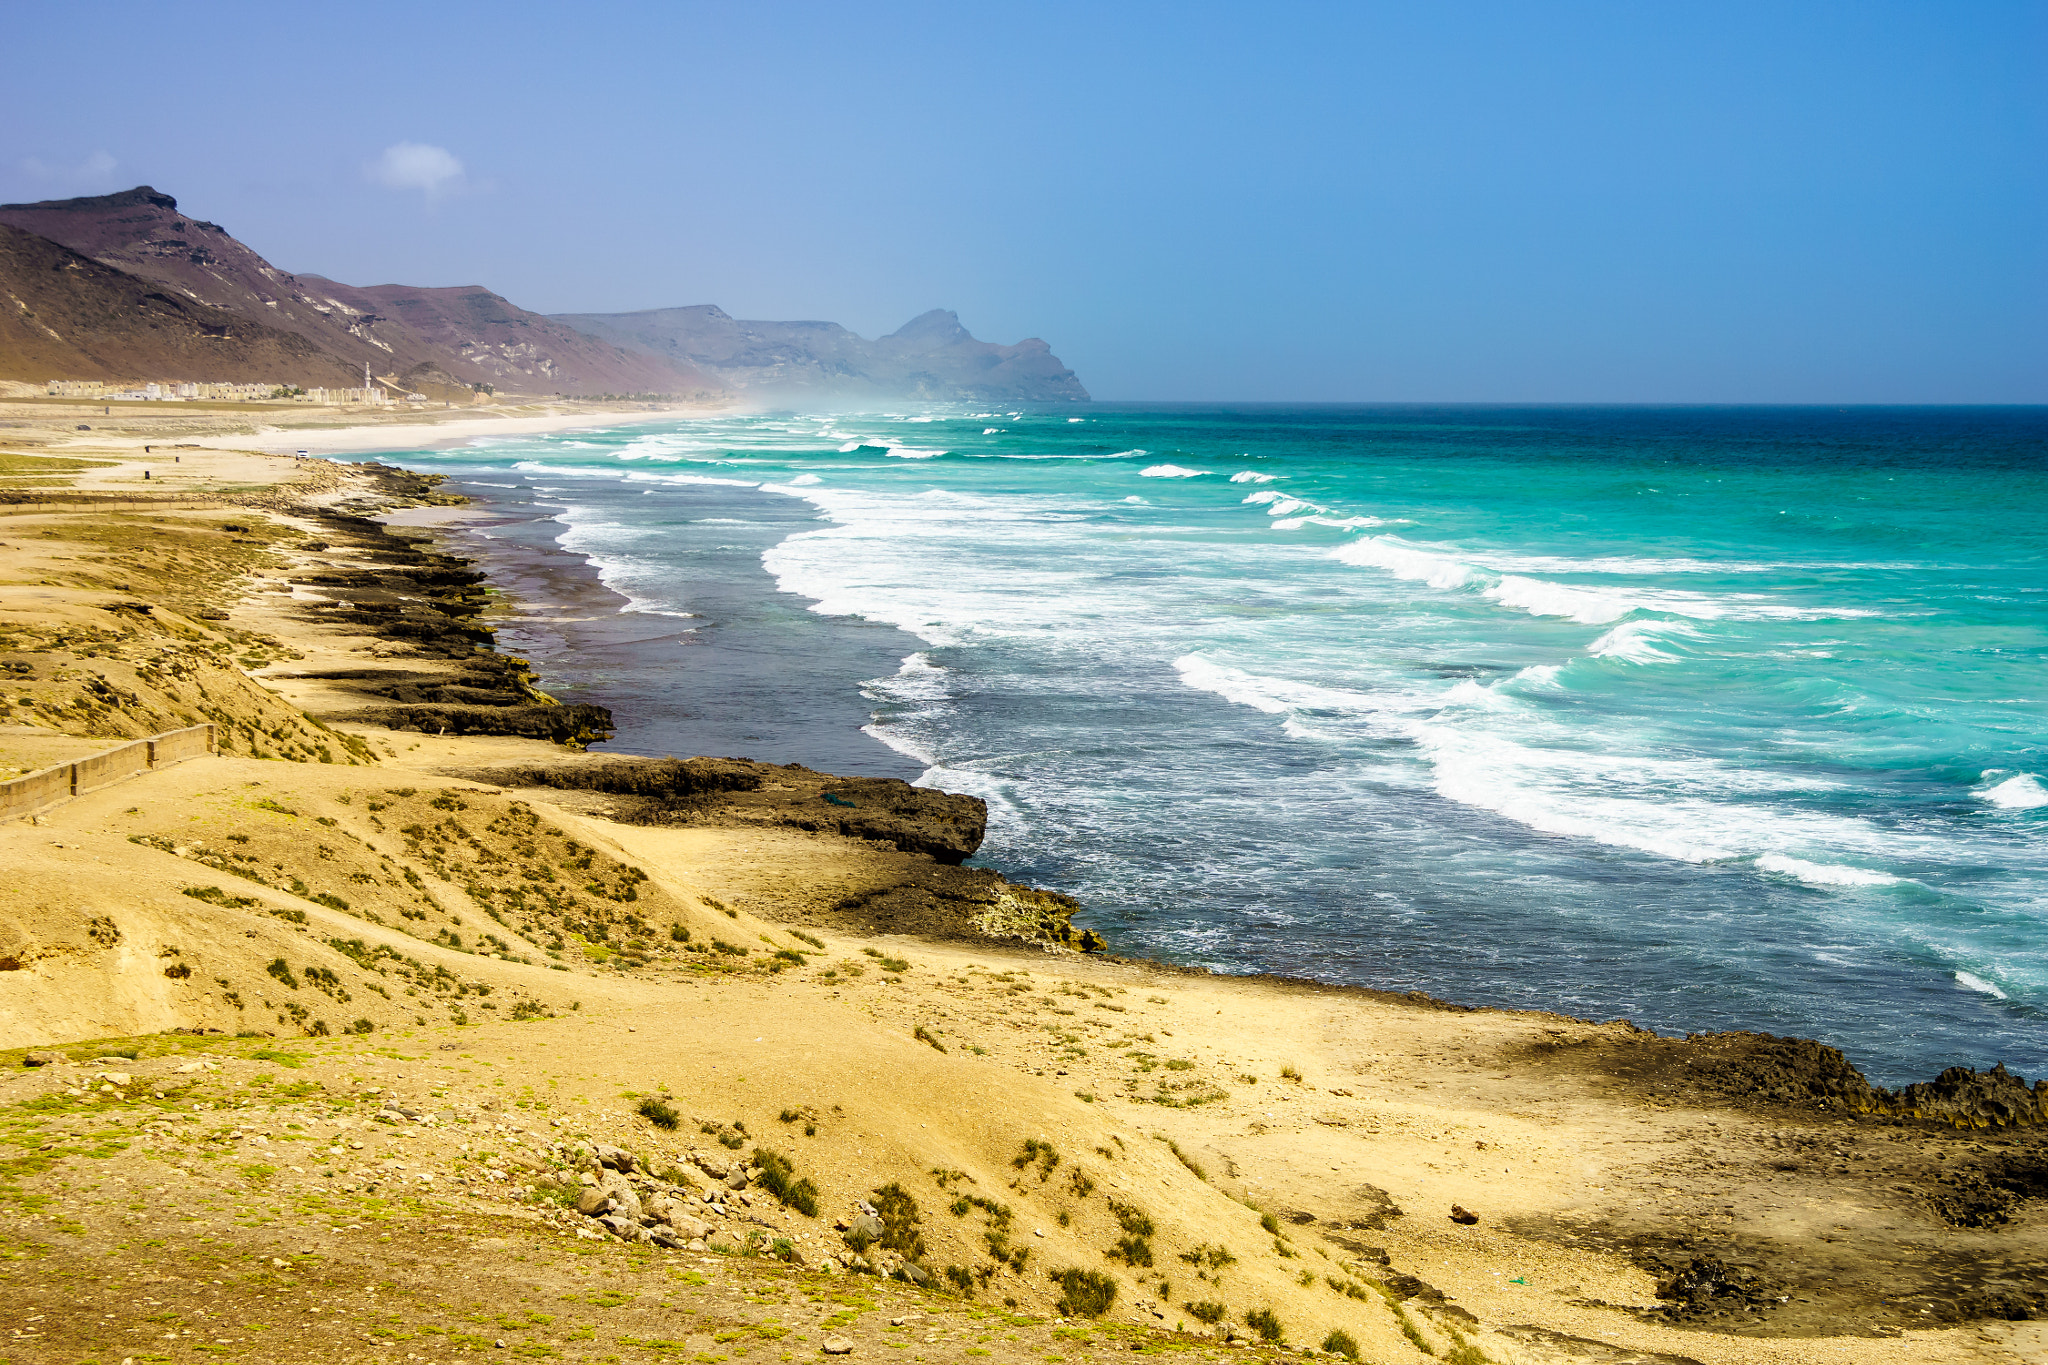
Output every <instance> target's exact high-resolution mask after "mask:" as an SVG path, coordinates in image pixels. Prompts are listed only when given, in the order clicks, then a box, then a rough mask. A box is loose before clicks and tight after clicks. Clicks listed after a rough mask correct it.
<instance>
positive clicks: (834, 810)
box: [475, 758, 988, 865]
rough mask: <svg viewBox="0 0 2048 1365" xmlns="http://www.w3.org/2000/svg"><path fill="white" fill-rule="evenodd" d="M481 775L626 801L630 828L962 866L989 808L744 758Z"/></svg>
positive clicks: (892, 784) (622, 805)
mask: <svg viewBox="0 0 2048 1365" xmlns="http://www.w3.org/2000/svg"><path fill="white" fill-rule="evenodd" d="M475 776H476V777H477V778H478V779H479V780H482V781H490V782H498V783H503V784H506V785H511V786H528V787H554V788H558V789H562V790H568V791H588V792H605V793H608V794H612V795H615V796H619V797H622V798H626V799H624V800H621V801H619V802H617V803H615V804H614V806H613V808H612V817H613V818H614V819H617V820H621V821H624V822H626V823H628V824H646V825H689V824H718V825H735V824H758V825H780V826H783V827H786V828H792V829H802V830H808V831H811V832H812V833H821V832H824V833H832V834H839V835H843V836H845V837H846V838H849V839H871V840H874V841H876V842H878V843H884V844H888V845H891V846H892V847H894V848H897V849H900V850H902V851H903V852H905V853H921V854H924V855H925V856H926V857H928V858H931V859H932V860H933V861H935V862H938V863H942V864H949V865H958V864H959V863H962V862H965V861H966V860H967V859H968V858H969V857H970V856H971V855H972V854H973V853H974V851H975V850H976V849H978V848H980V847H981V840H982V836H983V835H984V834H985V833H986V832H987V829H988V806H987V804H986V803H984V802H983V801H982V800H981V799H980V798H979V797H973V796H956V795H954V794H953V793H951V792H942V791H934V790H933V789H931V788H929V787H913V786H911V785H910V784H909V783H908V782H903V781H900V780H898V779H896V778H882V777H834V776H833V775H832V774H830V773H821V772H814V771H813V770H811V769H809V768H806V767H804V766H803V765H802V764H800V763H791V764H788V765H786V766H785V765H778V764H774V763H755V762H753V761H751V760H749V759H744V758H689V759H680V760H678V759H672V758H671V759H615V760H611V761H609V762H604V763H587V764H564V765H561V766H552V767H518V768H491V769H487V770H484V771H480V772H478V773H476V774H475Z"/></svg>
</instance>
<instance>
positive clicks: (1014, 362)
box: [554, 304, 1088, 403]
mask: <svg viewBox="0 0 2048 1365" xmlns="http://www.w3.org/2000/svg"><path fill="white" fill-rule="evenodd" d="M554 316H555V321H557V322H564V323H567V324H568V325H569V326H571V327H574V328H576V329H577V330H578V331H582V332H588V333H589V334H590V335H591V336H594V337H599V338H602V339H603V340H605V341H610V342H615V343H617V344H618V345H620V346H622V347H625V348H626V349H628V350H632V351H637V352H640V353H642V354H644V355H648V356H656V357H660V358H662V359H664V360H666V361H668V362H670V363H672V364H675V365H679V366H688V367H690V368H692V369H695V370H699V371H702V372H703V373H704V374H707V375H710V376H712V377H713V378H715V379H717V380H719V381H721V382H722V383H724V384H725V385H726V386H727V387H728V388H731V389H734V390H737V391H739V392H742V393H746V394H749V395H752V396H756V397H769V398H787V399H819V398H828V399H835V400H842V401H845V400H852V401H859V400H863V399H902V398H910V399H934V400H959V401H966V402H977V403H1043V402H1068V401H1072V402H1086V401H1088V391H1087V390H1086V389H1084V388H1082V387H1081V381H1080V380H1079V379H1078V378H1076V377H1075V375H1074V372H1073V371H1072V370H1070V369H1068V368H1067V367H1066V366H1065V365H1064V364H1062V363H1061V362H1060V359H1059V357H1058V356H1056V355H1054V354H1053V353H1052V348H1051V347H1050V346H1047V345H1046V344H1045V343H1044V342H1043V341H1040V340H1039V339H1038V338H1036V337H1031V338H1028V339H1027V340H1024V341H1020V342H1018V343H1017V344H1016V345H1014V346H1001V345H997V344H995V343H994V342H988V341H976V340H975V339H974V337H973V336H972V335H970V334H969V333H968V331H967V329H966V328H965V327H962V326H961V325H960V318H959V316H958V315H957V314H954V313H950V312H947V311H946V310H944V309H940V308H934V309H933V310H932V311H931V312H929V313H925V314H922V315H921V316H919V317H915V318H912V319H911V320H910V321H909V322H907V323H905V324H904V325H903V326H902V327H900V328H898V329H897V330H896V331H894V332H891V333H890V334H889V335H888V336H885V337H881V338H879V339H877V340H874V341H869V340H868V339H866V338H865V337H862V336H858V335H856V334H855V333H853V332H849V331H847V330H846V328H844V327H841V326H840V325H839V324H838V323H836V322H752V321H746V320H743V319H739V318H735V317H733V316H731V315H730V314H728V313H727V312H726V311H725V310H724V309H722V308H719V307H716V306H715V305H712V304H698V305H696V306H694V307H689V308H654V309H649V310H647V311H645V312H640V313H558V314H555V315H554Z"/></svg>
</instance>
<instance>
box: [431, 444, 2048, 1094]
mask: <svg viewBox="0 0 2048 1365" xmlns="http://www.w3.org/2000/svg"><path fill="white" fill-rule="evenodd" d="M402 458H403V460H404V462H405V463H407V464H410V465H414V466H416V467H426V468H435V469H440V470H443V471H444V472H448V473H450V474H452V475H455V476H457V477H459V478H462V479H465V480H467V481H469V482H470V483H471V484H472V485H473V486H475V491H479V492H484V493H491V494H494V495H496V496H498V497H501V498H505V499H507V500H509V501H511V502H513V503H522V504H533V505H536V506H537V507H538V508H539V509H540V515H542V516H544V517H549V518H552V520H549V521H544V522H542V523H539V529H542V530H545V532H546V533H547V534H549V535H554V534H557V533H559V534H560V535H561V536H562V542H561V543H562V546H563V547H564V548H567V549H570V550H573V551H575V552H577V553H578V554H581V555H586V556H589V557H590V559H591V560H592V562H593V563H594V564H595V565H596V566H597V567H598V568H599V569H600V571H601V573H602V575H603V577H604V579H605V581H606V583H607V584H608V585H610V586H611V587H613V588H614V589H616V590H617V591H619V592H621V593H623V594H624V595H625V596H626V597H627V598H629V599H630V600H631V602H632V604H633V605H632V607H631V608H630V609H629V614H628V615H629V622H628V623H629V624H631V623H632V620H631V619H630V618H638V619H641V620H644V621H645V623H646V629H644V630H642V629H639V628H638V626H637V625H635V627H634V629H632V630H629V631H624V632H622V633H619V634H618V636H617V640H616V642H615V643H614V644H613V645H612V646H610V647H609V648H608V651H607V652H606V655H605V663H604V666H603V667H602V668H600V669H598V670H596V673H595V674H593V672H592V669H591V667H590V665H591V659H589V658H578V657H573V656H572V655H571V654H570V653H569V651H567V650H566V649H564V650H560V651H557V652H556V653H555V654H553V655H550V653H549V651H548V650H547V649H546V648H545V647H541V648H538V650H537V653H538V654H539V656H540V662H541V663H542V665H543V668H544V671H545V672H546V673H547V675H548V682H549V685H550V686H551V687H554V688H555V689H556V690H558V691H560V692H561V693H563V694H564V695H565V696H567V695H572V694H573V695H575V696H577V697H578V698H579V699H581V698H583V697H586V696H587V697H588V698H589V699H592V700H600V701H603V702H605V703H607V704H609V705H612V706H613V707H615V708H617V709H618V710H619V711H620V712H621V719H622V734H621V744H622V746H624V747H627V748H637V749H640V750H642V751H647V752H665V751H666V752H676V753H685V752H702V751H705V750H706V749H712V748H715V749H717V751H720V752H731V751H732V750H731V749H730V748H728V747H723V742H724V741H725V740H727V739H728V738H730V737H731V736H732V735H734V734H736V733H739V732H738V731H735V730H734V729H733V728H732V726H731V725H728V724H726V723H725V721H721V720H720V719H719V718H718V717H717V716H716V715H715V714H714V712H715V711H716V708H715V707H710V708H707V707H705V706H703V705H699V704H697V703H696V702H692V701H691V700H690V699H691V698H693V697H696V698H699V699H701V697H702V695H703V694H704V693H705V692H706V691H707V690H713V689H716V690H720V691H722V692H731V691H732V689H734V688H735V687H740V686H742V684H743V688H744V693H743V694H744V698H745V706H746V707H747V708H749V711H750V713H751V714H753V715H754V716H755V717H756V719H757V720H758V724H757V725H756V726H755V729H754V730H753V731H752V732H749V733H751V734H753V735H754V736H755V737H758V738H760V739H761V740H762V741H763V743H764V744H767V745H768V748H769V749H770V750H771V751H766V752H759V753H757V754H756V755H755V756H758V757H764V758H771V757H772V758H776V759H778V760H785V759H790V758H805V761H808V762H811V763H812V764H813V765H814V766H819V767H832V766H835V755H836V756H837V759H842V760H846V761H849V762H854V763H858V762H860V761H861V757H860V755H859V754H858V753H857V752H855V751H854V750H855V748H857V746H850V743H849V739H850V736H849V733H848V732H847V731H846V729H845V727H844V726H843V725H842V726H839V728H838V730H836V731H835V730H834V729H833V724H834V722H832V721H831V720H830V718H831V717H833V716H838V715H843V714H845V713H846V712H849V711H851V712H853V713H854V714H855V718H856V719H857V718H860V717H870V718H871V723H870V724H869V726H868V733H869V734H870V735H872V736H873V737H874V739H875V740H878V741H880V742H881V743H883V744H886V745H888V746H889V747H890V749H892V750H894V751H895V754H897V755H902V756H904V758H905V759H907V760H908V762H907V763H906V764H905V765H904V766H905V768H906V770H908V771H912V772H918V771H921V772H922V778H921V780H922V781H925V782H927V783H930V784H932V785H936V786H941V787H944V788H947V789H949V790H954V791H964V792H971V793H973V794H976V795H980V796H983V797H986V798H987V799H988V801H989V804H990V813H991V831H990V837H989V840H988V843H987V844H986V846H985V847H984V849H983V852H982V854H981V856H980V859H979V860H978V861H984V862H987V863H989V864H990V865H993V866H997V867H1000V868H1001V869H1003V870H1004V871H1005V872H1006V873H1007V874H1009V875H1011V876H1013V877H1016V878H1018V879H1020V880H1025V881H1032V882H1036V883H1039V884H1042V885H1047V886H1052V887H1056V888H1059V889H1061V890H1065V891H1068V892H1070V893H1072V894H1073V895H1075V896H1077V897H1078V898H1079V899H1080V900H1081V901H1082V902H1083V903H1084V905H1086V906H1087V914H1086V915H1085V916H1084V917H1083V918H1084V919H1085V920H1086V922H1089V923H1091V924H1093V925H1094V926H1096V927H1097V928H1099V929H1100V930H1101V931H1102V932H1103V933H1104V934H1105V935H1106V936H1107V937H1108V938H1109V940H1110V942H1111V944H1112V946H1113V947H1114V948H1115V949H1116V950H1118V951H1122V952H1130V953H1143V954H1149V955H1156V956H1160V957H1164V958H1169V959H1174V960H1179V961H1186V962H1194V963H1201V964H1205V965H1208V966H1212V967H1216V968H1219V969H1223V970H1230V971H1254V970H1266V971H1276V972H1284V973H1291V974H1296V975H1302V976H1311V977H1316V978H1320V979H1323V980H1329V981H1341V982H1350V983H1357V984H1364V985H1372V986H1377V987H1384V988H1392V989H1421V990H1426V991H1429V992H1431V993H1432V994H1436V995H1439V996H1442V997H1445V998H1447V999H1450V1000H1455V1001H1460V1002H1465V1003H1474V1004H1500V1005H1511V1006H1528V1007H1540V1008H1550V1009H1557V1010H1561V1011H1564V1012H1567V1013H1572V1014H1580V1015H1589V1016H1595V1017H1599V1018H1608V1017H1613V1016H1616V1015H1625V1016H1627V1017H1629V1018H1632V1019H1634V1020H1636V1021H1637V1022H1639V1023H1642V1024H1645V1025H1648V1026H1650V1027H1654V1028H1658V1029H1661V1030H1683V1029H1706V1028H1759V1029H1765V1030H1769V1031H1772V1032H1778V1033H1792V1034H1800V1035H1806V1036H1812V1037H1818V1038H1821V1039H1823V1040H1825V1041H1828V1042H1831V1043H1835V1044H1837V1045H1839V1046H1842V1047H1844V1048H1845V1049H1847V1050H1848V1051H1849V1053H1850V1055H1851V1058H1852V1060H1854V1061H1856V1062H1858V1063H1859V1064H1860V1065H1862V1066H1863V1067H1864V1068H1865V1070H1866V1071H1867V1072H1868V1073H1869V1074H1871V1075H1872V1077H1873V1079H1879V1080H1883V1081H1886V1082H1893V1083H1896V1082H1898V1081H1902V1080H1908V1079H1917V1078H1920V1077H1922V1076H1924V1075H1926V1074H1929V1073H1930V1072H1931V1071H1932V1070H1934V1069H1936V1068H1939V1067H1941V1066H1945V1065H1949V1064H1953V1063H1957V1062H1965V1063H1969V1064H1972V1065H1978V1066H1984V1065H1989V1064H1990V1063H1992V1062H1994V1061H1999V1060H2003V1061H2006V1062H2008V1063H2009V1064H2011V1065H2012V1066H2014V1068H2015V1069H2017V1070H2021V1071H2024V1072H2026V1073H2027V1074H2028V1075H2029V1076H2030V1077H2031V1076H2034V1075H2038V1074H2040V1073H2041V1072H2042V1071H2043V1070H2044V1069H2048V525H2044V518H2043V516H2042V515H2041V513H2042V509H2044V508H2048V413H2044V411H2043V410H2041V409H1851V410H1834V409H1783V408H1778V409H1728V408H1723V409H1640V408H1611V409H1600V408H1584V409H1572V408H1533V409H1511V408H1422V407H1401V408H1370V407H1314V408H1287V407H1254V408H1235V409H1233V408H1225V407H1207V406H1203V407H1157V406H1115V405H1102V404H1097V405H1091V406H1086V407H1079V408H1060V409H1047V410H1026V411H1020V410H1009V409H1006V410H1001V411H988V410H972V409H968V408H948V409H934V410H929V411H925V410H919V411H904V412H899V413H893V414H879V413H878V414H841V415H830V416H792V415H789V414H779V415H778V414H770V415H762V416H729V417H715V418H709V419H701V420H692V421H688V422H679V423H673V424H668V425H662V426H636V427H631V428H624V429H619V430H614V431H606V432H595V433H577V434H574V435H567V436H552V437H533V438H521V439H493V440H491V441H488V442H479V443H477V444H475V445H473V446H471V447H468V448H464V449H459V450H452V451H438V452H419V453H408V454H406V455H404V456H403V457H402ZM505 534H507V535H511V536H518V535H522V534H523V535H524V536H525V537H526V538H528V539H530V538H531V537H532V534H533V528H528V530H526V531H525V532H513V531H508V532H506V533H505ZM778 590H779V591H778ZM690 613H696V614H695V615H688V614H690ZM847 617H858V618H863V619H864V620H865V621H866V622H870V623H886V624H887V625H890V626H894V627H899V628H900V629H901V630H902V631H903V632H907V634H906V635H899V634H897V633H895V632H894V631H881V630H877V629H875V628H874V627H873V626H867V627H849V626H848V625H847V623H846V622H845V621H844V620H843V618H847ZM721 638H723V639H725V640H727V641H729V642H737V641H747V642H750V643H749V644H748V645H747V647H746V648H745V649H742V650H739V651H737V652H735V651H733V650H728V651H727V652H726V654H725V655H723V656H721V657H723V658H725V659H726V660H727V662H726V664H725V665H724V671H723V672H714V673H707V672H705V671H704V670H703V669H701V668H700V667H699V666H698V665H697V664H696V663H695V662H694V661H695V660H697V659H700V658H709V657H711V655H709V654H706V653H703V652H702V651H694V652H693V650H692V649H691V648H688V647H685V646H687V645H688V644H690V643H691V642H692V641H693V640H694V641H704V640H708V641H710V642H711V643H713V644H714V645H716V644H718V643H719V641H720V639H721ZM543 645H544V642H543ZM734 659H739V660H741V661H742V662H741V663H740V664H737V665H736V664H734V663H732V662H731V661H732V660H734ZM735 669H738V670H739V672H741V673H744V675H745V676H744V679H740V678H738V677H736V675H735V672H734V670H735ZM593 678H595V680H593ZM579 688H580V691H579V690H578V689H579ZM735 695H737V694H735ZM636 708H638V709H639V710H640V711H641V712H642V713H644V714H646V715H653V716H659V717H664V718H667V719H664V720H662V721H661V722H660V724H659V725H658V726H657V727H656V728H655V729H653V730H650V729H649V728H648V725H647V724H645V723H641V722H636V720H635V711H636ZM725 720H731V717H729V716H728V717H726V718H725ZM736 723H738V724H740V725H741V726H742V728H744V725H745V724H746V722H745V721H744V720H741V721H739V722H736ZM693 726H696V727H698V728H697V730H696V731H695V732H694V733H693V728H692V727H693ZM663 727H665V728H663ZM705 727H709V728H705ZM721 727H723V728H721ZM791 727H795V729H796V731H797V732H802V731H804V729H805V727H809V729H810V731H811V732H813V733H814V734H815V735H816V737H817V740H818V744H817V745H816V746H815V748H813V749H811V750H809V751H807V750H806V749H805V747H804V744H803V742H802V736H801V733H799V734H798V736H797V738H796V739H795V740H792V739H790V735H791V733H792V730H791ZM771 731H772V732H775V733H774V736H773V743H770V742H769V741H770V738H771V736H770V732H771ZM699 741H706V742H699ZM791 744H793V745H794V748H795V751H794V752H774V751H772V750H773V749H774V748H775V747H776V745H791ZM807 752H812V753H815V754H816V756H815V757H806V753H807ZM872 755H873V758H874V759H875V760H876V761H875V762H874V763H873V764H872V765H871V767H873V768H874V769H877V770H890V764H891V762H893V761H895V760H894V756H892V755H891V754H889V753H888V752H886V751H884V750H881V749H879V748H876V749H874V750H872Z"/></svg>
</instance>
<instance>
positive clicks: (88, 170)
mask: <svg viewBox="0 0 2048 1365" xmlns="http://www.w3.org/2000/svg"><path fill="white" fill-rule="evenodd" d="M120 164H121V163H120V162H118V161H116V160H114V157H113V154H112V153H110V152H107V151H104V150H102V151H97V152H94V153H93V154H92V155H91V156H88V157H87V158H86V159H85V160H83V161H81V162H79V163H78V164H77V165H76V166H52V165H50V164H48V163H47V162H44V161H41V160H39V159H37V158H35V157H32V156H31V157H25V158H23V159H22V163H21V169H22V170H24V171H26V172H27V173H28V174H29V175H30V176H33V177H34V178H35V179H37V180H48V181H53V182H55V183H58V184H62V185H79V186H85V185H101V184H105V183H107V182H108V181H110V180H112V179H113V175H114V168H115V167H116V166H119V165H120Z"/></svg>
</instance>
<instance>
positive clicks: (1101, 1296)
mask: <svg viewBox="0 0 2048 1365" xmlns="http://www.w3.org/2000/svg"><path fill="white" fill-rule="evenodd" d="M1052 1278H1053V1282H1054V1283H1055V1284H1057V1285H1059V1287H1060V1301H1059V1312H1060V1314H1061V1316H1063V1317H1069V1318H1099V1317H1101V1316H1102V1315H1103V1314H1104V1313H1107V1312H1108V1311H1109V1307H1110V1305H1111V1304H1113V1303H1115V1302H1116V1288H1117V1286H1116V1281H1115V1280H1114V1279H1112V1278H1110V1277H1109V1276H1107V1275H1105V1274H1103V1273H1102V1272H1101V1271H1099V1270H1075V1269H1072V1268H1071V1267H1070V1268H1068V1269H1066V1270H1055V1271H1053V1272H1052Z"/></svg>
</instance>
